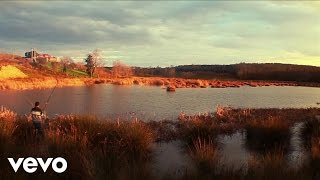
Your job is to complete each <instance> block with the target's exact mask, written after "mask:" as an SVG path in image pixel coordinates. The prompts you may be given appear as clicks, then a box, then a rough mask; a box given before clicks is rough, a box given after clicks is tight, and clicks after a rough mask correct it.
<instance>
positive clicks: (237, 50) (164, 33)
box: [0, 1, 320, 66]
mask: <svg viewBox="0 0 320 180" xmlns="http://www.w3.org/2000/svg"><path fill="white" fill-rule="evenodd" d="M0 4H1V6H0V24H1V26H0V50H1V49H3V50H4V51H10V52H12V51H14V52H17V53H23V51H25V50H28V49H30V48H31V47H36V48H38V49H39V50H41V51H44V52H48V53H52V54H55V55H57V56H72V57H84V56H85V55H86V54H87V53H89V52H90V51H92V50H93V49H95V48H100V49H103V50H105V51H107V53H105V55H106V57H107V58H108V57H109V59H110V60H112V59H116V58H121V59H122V60H123V61H125V62H126V63H128V64H131V65H144V66H149V65H152V66H157V65H162V66H167V65H178V64H192V63H195V64H229V63H237V62H239V61H240V60H241V61H243V60H246V59H248V61H255V60H256V61H259V62H275V61H281V62H287V63H292V62H294V63H299V64H312V65H317V66H320V60H319V59H320V58H319V57H320V37H319V36H320V27H319V26H320V14H319V13H318V12H319V10H320V3H318V2H282V1H281V2H275V1H257V2H245V1H241V2H236V1H227V2H224V1H213V2H211V1H210V2H209V1H200V2H195V1H172V2H165V1H158V2H155V1H154V2H153V1H148V2H145V1H144V2H142V1H137V2H127V1H126V2H123V1H121V2H115V1H110V2H102V1H96V2H85V1H80V2H61V1H53V2H41V1H39V2H38V1H35V2H27V3H26V2H23V1H17V2H1V3H0ZM13 47H14V48H13ZM279 58H280V59H281V60H279ZM293 59H294V60H293Z"/></svg>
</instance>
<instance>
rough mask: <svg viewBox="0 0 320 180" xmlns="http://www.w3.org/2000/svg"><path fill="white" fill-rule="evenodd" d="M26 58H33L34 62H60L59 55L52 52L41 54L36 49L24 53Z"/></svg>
mask: <svg viewBox="0 0 320 180" xmlns="http://www.w3.org/2000/svg"><path fill="white" fill-rule="evenodd" d="M24 54H25V58H26V59H32V61H33V62H40V61H41V62H60V61H61V60H60V58H59V57H55V56H52V55H50V54H40V53H38V52H37V51H35V50H34V49H31V51H29V52H26V53H24Z"/></svg>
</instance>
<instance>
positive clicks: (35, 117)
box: [31, 101, 44, 136]
mask: <svg viewBox="0 0 320 180" xmlns="http://www.w3.org/2000/svg"><path fill="white" fill-rule="evenodd" d="M39 105H40V103H39V102H38V101H37V102H36V103H35V104H34V108H32V109H31V117H32V123H33V126H34V128H35V129H36V130H37V131H38V133H39V134H40V135H41V136H43V135H44V134H43V129H42V117H43V112H42V110H41V109H40V107H39Z"/></svg>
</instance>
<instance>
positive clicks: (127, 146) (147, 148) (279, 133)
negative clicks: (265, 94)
mask: <svg viewBox="0 0 320 180" xmlns="http://www.w3.org/2000/svg"><path fill="white" fill-rule="evenodd" d="M319 114H320V109H319V108H309V109H232V108H226V107H219V108H218V109H217V110H216V111H215V112H214V113H206V114H200V115H193V116H188V115H185V114H180V116H179V120H178V121H162V122H143V121H139V120H136V119H134V120H132V121H121V120H111V119H100V118H97V117H95V116H76V115H66V116H57V117H55V118H53V119H51V120H50V121H46V123H45V124H46V126H47V127H46V130H45V132H46V133H45V134H46V135H45V137H41V136H39V135H38V134H37V132H35V130H34V128H33V125H32V123H31V122H30V119H29V118H28V117H27V116H19V115H17V114H15V113H14V112H12V111H9V110H7V109H4V108H2V109H1V110H0V153H1V158H2V161H1V162H0V168H1V173H0V178H1V179H3V178H6V179H7V178H14V179H23V178H29V177H31V176H30V175H28V174H26V173H23V172H21V171H18V173H17V174H14V173H13V170H12V169H11V167H10V166H9V163H8V162H7V161H6V160H5V158H6V157H14V158H18V157H28V156H32V157H43V158H46V157H57V156H61V157H64V158H66V160H67V161H68V170H67V171H66V172H65V173H63V174H61V175H57V174H54V173H53V172H52V171H50V169H49V172H48V173H47V174H43V173H41V172H38V173H37V174H33V175H32V178H33V179H40V178H45V177H46V178H48V175H50V178H49V179H58V178H61V177H63V178H65V179H154V178H157V177H158V178H159V176H158V175H157V174H154V173H153V170H152V167H153V166H152V162H153V161H152V159H153V158H154V155H155V154H154V153H153V150H154V149H153V144H154V143H156V142H164V141H171V140H179V141H181V142H183V144H184V146H183V147H182V150H183V152H184V153H187V154H188V155H189V157H190V159H191V160H192V162H193V163H194V166H195V167H196V168H195V169H194V170H189V171H186V172H185V173H183V174H181V175H179V176H178V175H170V174H169V175H168V176H164V178H168V179H288V178H289V179H317V178H319V177H320V169H319V167H320V166H319V164H320V158H319V157H320V150H319V149H320V146H319V139H320V133H319V132H320V130H319V129H320V128H319V127H320V126H319V121H318V120H317V115H319ZM297 122H302V123H304V126H303V128H302V133H301V135H300V136H301V138H302V139H303V142H305V143H304V144H305V145H304V148H305V149H306V151H307V152H310V158H309V160H308V161H306V162H304V165H303V166H301V167H292V166H290V165H289V162H288V160H287V158H286V156H287V153H288V150H289V149H290V147H289V145H290V136H291V132H290V127H292V126H293V125H294V124H295V123H297ZM234 132H242V133H244V134H245V148H246V149H247V150H248V151H249V152H251V154H252V156H251V158H249V159H248V162H247V163H246V164H244V165H243V167H241V168H236V167H229V166H225V165H223V163H222V162H223V157H220V156H219V153H218V151H219V149H220V148H221V143H220V142H219V140H218V136H220V135H232V134H233V133H234ZM183 152H182V153H183Z"/></svg>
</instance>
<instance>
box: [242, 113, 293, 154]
mask: <svg viewBox="0 0 320 180" xmlns="http://www.w3.org/2000/svg"><path fill="white" fill-rule="evenodd" d="M245 128H246V143H245V145H246V147H247V148H248V149H249V150H252V151H255V152H262V153H266V152H269V151H274V150H277V148H282V149H283V150H284V151H287V150H288V149H289V145H290V136H291V132H290V124H289V123H287V122H285V121H282V120H281V119H280V118H277V117H269V118H267V119H263V120H252V121H250V122H248V123H247V124H246V127H245Z"/></svg>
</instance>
